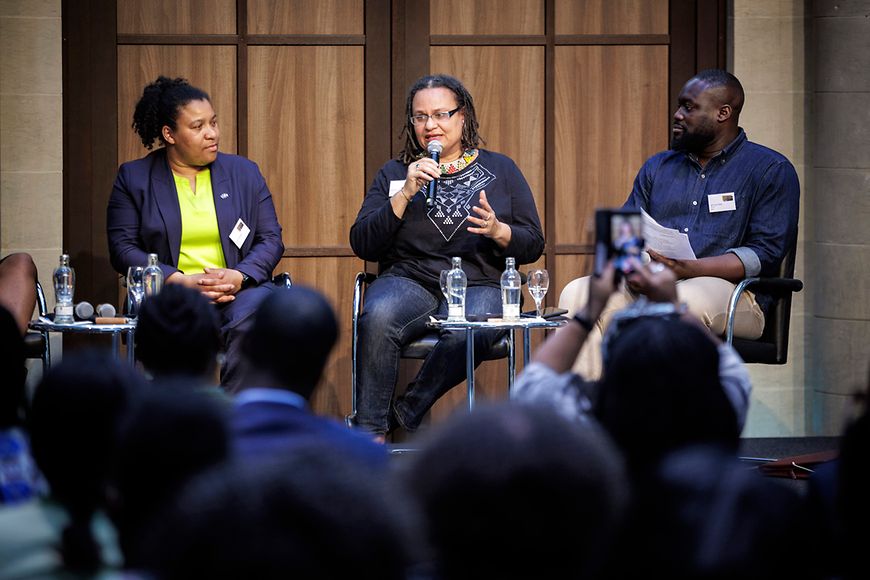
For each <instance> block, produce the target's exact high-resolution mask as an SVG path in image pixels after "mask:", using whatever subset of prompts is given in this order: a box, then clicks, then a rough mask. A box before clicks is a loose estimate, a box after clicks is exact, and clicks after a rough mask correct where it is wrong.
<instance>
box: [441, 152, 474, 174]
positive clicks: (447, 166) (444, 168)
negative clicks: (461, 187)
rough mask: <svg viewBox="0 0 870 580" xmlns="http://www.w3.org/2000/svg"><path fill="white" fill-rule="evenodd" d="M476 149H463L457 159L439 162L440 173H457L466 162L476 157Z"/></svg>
mask: <svg viewBox="0 0 870 580" xmlns="http://www.w3.org/2000/svg"><path fill="white" fill-rule="evenodd" d="M477 153H478V152H477V149H471V150H468V151H465V152H464V153H463V154H462V156H461V157H459V158H458V159H454V160H453V161H451V162H450V163H442V164H441V175H451V174H453V173H459V172H460V171H462V170H463V169H465V168H466V167H468V164H469V163H471V162H472V161H474V160H475V159H477Z"/></svg>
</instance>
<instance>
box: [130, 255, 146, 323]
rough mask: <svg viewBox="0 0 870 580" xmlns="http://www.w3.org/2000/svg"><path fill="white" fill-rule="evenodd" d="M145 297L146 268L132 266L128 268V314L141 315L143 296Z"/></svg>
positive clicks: (132, 315)
mask: <svg viewBox="0 0 870 580" xmlns="http://www.w3.org/2000/svg"><path fill="white" fill-rule="evenodd" d="M144 297H145V268H144V267H142V266H130V267H129V268H127V315H128V316H131V317H134V318H135V317H136V316H138V315H139V307H140V306H141V305H142V298H144Z"/></svg>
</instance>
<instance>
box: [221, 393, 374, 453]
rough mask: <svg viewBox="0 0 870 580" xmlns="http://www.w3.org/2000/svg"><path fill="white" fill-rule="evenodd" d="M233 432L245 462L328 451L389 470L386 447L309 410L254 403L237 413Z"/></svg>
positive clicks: (265, 402) (241, 408)
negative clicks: (301, 451)
mask: <svg viewBox="0 0 870 580" xmlns="http://www.w3.org/2000/svg"><path fill="white" fill-rule="evenodd" d="M230 430H231V433H232V439H233V448H234V451H235V453H236V455H237V457H238V459H240V460H241V461H246V460H256V459H268V458H277V457H282V456H286V455H287V454H288V453H291V452H292V451H294V450H296V449H303V448H307V447H311V446H314V447H325V448H329V449H332V450H334V451H335V453H339V454H342V455H344V456H346V457H348V458H353V459H355V460H357V461H359V462H361V463H363V464H364V465H367V466H368V467H370V468H372V469H376V470H382V469H386V468H387V466H388V460H389V453H388V451H387V448H386V446H385V445H381V444H378V443H375V441H374V440H373V439H372V438H371V437H369V436H368V435H365V434H363V433H360V432H358V431H352V430H350V429H348V428H347V427H345V426H344V425H341V424H339V423H338V422H337V421H334V420H333V419H330V418H328V417H321V416H318V415H315V414H314V413H312V412H310V411H309V410H307V409H300V408H298V407H295V406H292V405H287V404H282V403H276V402H268V401H252V402H249V403H246V404H244V405H238V406H236V407H235V409H233V413H232V416H231V419H230Z"/></svg>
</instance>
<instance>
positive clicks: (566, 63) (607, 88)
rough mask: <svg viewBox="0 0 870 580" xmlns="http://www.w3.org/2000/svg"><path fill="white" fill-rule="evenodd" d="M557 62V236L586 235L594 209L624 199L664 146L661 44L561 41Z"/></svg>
mask: <svg viewBox="0 0 870 580" xmlns="http://www.w3.org/2000/svg"><path fill="white" fill-rule="evenodd" d="M555 66H556V117H557V118H558V119H559V123H557V124H556V143H557V144H558V145H557V149H556V167H557V168H558V171H557V173H556V200H557V201H556V204H557V207H556V216H557V217H556V224H555V226H556V239H557V240H558V242H559V243H562V244H565V243H569V244H570V243H574V244H583V243H591V242H592V236H593V233H594V231H593V223H592V222H593V220H592V217H593V214H594V209H595V208H596V207H608V206H620V205H622V203H623V202H624V201H625V198H626V197H627V195H628V193H629V191H631V184H632V181H633V179H634V176H635V174H636V173H637V170H638V169H639V168H640V166H641V165H642V164H643V162H644V161H645V160H646V159H647V158H648V157H649V156H650V155H652V154H653V153H655V152H657V151H660V150H662V149H664V148H665V147H666V146H667V127H668V114H667V113H668V111H667V84H666V81H665V79H664V76H663V75H662V74H661V71H662V70H665V69H666V67H667V48H666V47H664V46H576V47H562V46H560V47H556V65H555ZM572 71H582V72H581V73H580V74H573V75H572V74H571V73H572ZM638 95H643V98H639V97H638Z"/></svg>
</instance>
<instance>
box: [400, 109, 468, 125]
mask: <svg viewBox="0 0 870 580" xmlns="http://www.w3.org/2000/svg"><path fill="white" fill-rule="evenodd" d="M461 108H462V107H456V108H455V109H453V110H452V111H441V112H438V113H432V114H431V115H411V123H412V124H414V125H425V124H426V123H427V122H428V121H429V119H430V118H431V119H432V120H433V121H435V122H436V123H440V122H442V121H446V120H447V119H449V118H450V117H452V116H453V115H455V114H456V113H457V111H459V109H461Z"/></svg>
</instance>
